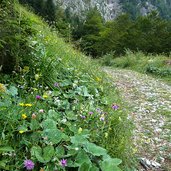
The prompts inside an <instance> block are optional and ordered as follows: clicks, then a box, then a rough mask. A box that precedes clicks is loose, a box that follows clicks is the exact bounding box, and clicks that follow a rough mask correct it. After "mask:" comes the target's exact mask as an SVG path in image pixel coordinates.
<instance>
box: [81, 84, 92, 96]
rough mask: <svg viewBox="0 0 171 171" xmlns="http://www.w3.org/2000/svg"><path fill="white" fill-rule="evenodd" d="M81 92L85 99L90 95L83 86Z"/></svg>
mask: <svg viewBox="0 0 171 171" xmlns="http://www.w3.org/2000/svg"><path fill="white" fill-rule="evenodd" d="M82 91H83V96H85V97H88V96H90V94H89V93H88V90H87V87H85V86H83V87H82Z"/></svg>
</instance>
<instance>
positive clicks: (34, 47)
mask: <svg viewBox="0 0 171 171" xmlns="http://www.w3.org/2000/svg"><path fill="white" fill-rule="evenodd" d="M11 5H12V4H6V2H5V1H4V5H1V6H0V10H1V11H2V13H1V14H3V15H1V16H0V17H2V16H3V17H4V18H3V25H1V26H0V27H1V29H2V32H3V37H2V39H1V40H2V41H1V42H0V45H1V46H0V51H1V56H0V58H1V62H2V63H1V65H2V72H1V73H0V99H1V102H0V113H1V116H0V122H1V125H0V131H1V132H2V134H1V137H0V156H1V161H0V168H2V169H3V170H13V171H18V170H25V169H26V170H32V169H33V170H36V171H37V170H41V171H42V170H46V171H52V170H56V169H57V170H72V171H73V170H85V169H86V170H88V169H89V170H92V171H96V170H99V169H101V170H102V171H107V170H109V171H111V170H113V169H114V170H115V171H117V170H118V171H119V170H120V169H119V167H118V165H119V164H120V163H121V160H122V166H121V167H123V168H126V167H128V166H130V163H131V161H132V159H130V158H131V157H132V147H131V141H130V138H131V131H132V125H131V122H130V120H128V119H127V113H128V110H127V108H126V105H125V104H124V103H123V102H122V100H121V98H120V97H119V95H118V93H117V91H116V90H115V87H114V86H113V85H112V81H111V80H110V78H108V77H106V75H104V73H102V72H101V71H100V69H99V67H98V66H97V65H96V64H95V63H94V62H93V61H92V60H91V59H89V58H88V57H86V56H84V55H83V54H81V53H80V52H77V51H76V50H74V49H73V48H72V46H71V45H69V44H65V43H64V41H63V40H62V39H60V38H59V37H58V36H57V33H56V32H55V31H53V29H50V28H49V27H48V26H47V24H46V23H44V22H43V21H42V20H41V19H40V18H39V17H37V16H35V15H34V14H32V13H31V12H29V11H28V10H26V9H25V8H23V7H22V6H20V5H18V4H15V5H14V6H11ZM6 30H8V31H9V32H10V34H9V33H6ZM5 55H6V59H8V62H6V61H4V58H3V57H4V56H5ZM5 67H6V68H5ZM11 68H12V70H10V69H11ZM118 158H119V159H118ZM120 159H121V160H120ZM111 168H112V169H111Z"/></svg>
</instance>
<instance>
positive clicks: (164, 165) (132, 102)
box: [104, 68, 171, 171]
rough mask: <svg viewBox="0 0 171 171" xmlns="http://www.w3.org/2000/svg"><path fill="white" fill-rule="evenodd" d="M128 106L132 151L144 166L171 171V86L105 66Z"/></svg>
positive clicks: (158, 170)
mask: <svg viewBox="0 0 171 171" xmlns="http://www.w3.org/2000/svg"><path fill="white" fill-rule="evenodd" d="M104 70H105V72H107V73H108V74H109V75H110V76H111V77H112V79H113V80H114V84H115V85H116V87H117V88H118V90H119V91H120V92H121V94H122V96H123V98H124V99H125V100H126V101H127V103H128V105H129V106H130V107H131V111H132V113H131V114H130V118H131V119H133V121H134V124H135V131H134V144H135V151H136V154H137V155H138V157H139V158H140V163H141V164H142V165H143V168H144V169H140V170H155V171H161V170H167V171H168V170H169V171H170V170H171V129H170V128H171V86H169V85H167V84H165V83H163V82H161V81H159V80H157V79H155V78H152V77H150V76H147V75H143V74H140V73H137V72H134V71H130V70H120V69H113V68H112V69H111V68H104Z"/></svg>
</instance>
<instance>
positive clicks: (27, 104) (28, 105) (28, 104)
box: [24, 103, 33, 107]
mask: <svg viewBox="0 0 171 171" xmlns="http://www.w3.org/2000/svg"><path fill="white" fill-rule="evenodd" d="M24 106H26V107H32V106H33V105H32V104H30V103H26V104H24Z"/></svg>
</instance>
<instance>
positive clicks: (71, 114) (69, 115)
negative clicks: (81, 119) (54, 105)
mask: <svg viewBox="0 0 171 171" xmlns="http://www.w3.org/2000/svg"><path fill="white" fill-rule="evenodd" d="M66 117H67V119H68V120H77V116H76V114H75V113H74V112H73V111H66Z"/></svg>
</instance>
